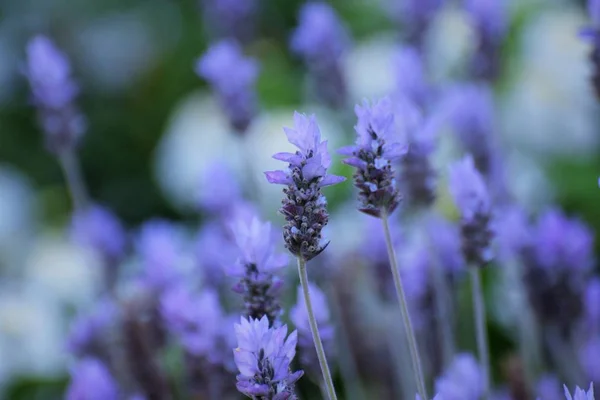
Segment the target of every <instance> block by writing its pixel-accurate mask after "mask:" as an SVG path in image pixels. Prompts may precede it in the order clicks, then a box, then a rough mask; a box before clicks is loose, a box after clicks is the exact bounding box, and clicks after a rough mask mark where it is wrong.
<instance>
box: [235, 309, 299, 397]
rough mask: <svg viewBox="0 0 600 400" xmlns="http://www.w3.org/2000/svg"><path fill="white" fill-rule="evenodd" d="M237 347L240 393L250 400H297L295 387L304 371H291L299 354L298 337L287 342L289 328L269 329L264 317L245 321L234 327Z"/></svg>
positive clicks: (293, 335) (291, 335)
mask: <svg viewBox="0 0 600 400" xmlns="http://www.w3.org/2000/svg"><path fill="white" fill-rule="evenodd" d="M235 334H236V337H237V341H238V347H237V348H235V350H234V352H233V356H234V359H235V363H236V365H237V367H238V369H239V371H240V374H239V375H238V376H237V388H238V390H239V391H240V392H241V393H243V394H245V395H246V396H248V397H251V398H258V399H277V400H279V399H295V398H296V397H295V395H294V384H295V383H296V381H297V380H298V379H300V377H301V376H302V374H303V372H302V371H297V372H293V373H292V372H291V369H290V364H291V362H292V360H293V358H294V356H295V354H296V343H297V340H298V334H297V332H296V331H294V332H292V333H291V334H290V335H289V337H288V338H287V339H286V335H287V326H286V325H283V326H281V327H278V328H269V321H268V319H267V318H266V316H265V317H263V318H261V319H260V320H257V319H250V320H247V319H245V318H241V319H240V323H239V324H235Z"/></svg>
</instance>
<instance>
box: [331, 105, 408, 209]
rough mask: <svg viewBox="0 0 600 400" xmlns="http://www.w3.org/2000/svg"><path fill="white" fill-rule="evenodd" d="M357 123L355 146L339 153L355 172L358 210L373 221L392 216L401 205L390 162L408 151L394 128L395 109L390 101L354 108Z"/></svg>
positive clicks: (343, 149) (345, 148)
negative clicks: (373, 218)
mask: <svg viewBox="0 0 600 400" xmlns="http://www.w3.org/2000/svg"><path fill="white" fill-rule="evenodd" d="M355 112H356V116H357V117H358V123H357V124H356V126H355V127H354V129H355V130H356V133H357V139H356V144H355V145H353V146H347V147H344V148H342V149H340V150H339V151H338V152H339V153H340V154H343V155H346V156H348V158H346V159H345V160H344V161H343V162H344V163H345V164H348V165H351V166H353V167H355V168H356V172H355V173H354V185H355V186H356V187H357V188H358V189H359V195H358V198H359V201H360V203H361V205H360V208H359V210H360V211H362V212H364V213H365V214H368V215H372V216H374V217H378V218H379V217H381V216H382V214H391V213H392V212H393V211H394V210H395V209H396V207H397V206H398V204H399V203H400V193H399V189H398V186H397V182H396V178H395V176H394V175H395V173H394V170H393V169H392V162H394V161H396V160H399V159H400V157H402V156H403V155H404V154H405V153H406V150H407V147H406V145H405V144H404V143H402V142H401V139H400V138H399V131H398V130H397V129H396V125H395V124H394V109H393V105H392V102H391V100H390V99H389V98H387V97H386V98H383V99H381V100H379V101H378V102H375V103H373V104H369V103H368V102H367V101H365V102H364V103H363V106H362V107H361V106H359V105H357V106H356V107H355Z"/></svg>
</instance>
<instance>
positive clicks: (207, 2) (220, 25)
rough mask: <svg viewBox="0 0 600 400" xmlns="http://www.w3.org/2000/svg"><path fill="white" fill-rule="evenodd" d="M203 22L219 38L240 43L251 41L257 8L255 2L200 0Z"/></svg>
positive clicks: (249, 0) (242, 0) (251, 0)
mask: <svg viewBox="0 0 600 400" xmlns="http://www.w3.org/2000/svg"><path fill="white" fill-rule="evenodd" d="M201 4H202V6H203V11H204V15H205V17H206V18H205V21H206V24H207V25H212V27H213V29H214V30H215V31H216V32H217V34H218V35H219V36H223V37H234V38H235V39H237V40H238V41H240V42H247V41H248V40H249V39H251V38H252V37H253V36H254V35H253V33H254V32H253V31H254V22H255V19H256V11H257V8H258V1H257V0H201Z"/></svg>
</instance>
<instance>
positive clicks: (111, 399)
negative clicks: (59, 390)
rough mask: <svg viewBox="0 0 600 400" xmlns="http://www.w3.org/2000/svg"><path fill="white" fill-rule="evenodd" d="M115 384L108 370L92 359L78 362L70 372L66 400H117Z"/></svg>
mask: <svg viewBox="0 0 600 400" xmlns="http://www.w3.org/2000/svg"><path fill="white" fill-rule="evenodd" d="M119 398H120V396H119V389H118V387H117V383H116V382H115V380H114V379H113V377H112V376H111V374H110V372H109V370H108V368H106V366H104V364H102V363H101V362H100V361H98V360H96V359H94V358H84V359H82V360H80V361H79V362H78V363H77V364H76V365H75V367H74V368H73V369H72V370H71V383H70V384H69V387H68V388H67V393H66V395H65V399H66V400H117V399H119Z"/></svg>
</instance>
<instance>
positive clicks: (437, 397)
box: [415, 394, 444, 400]
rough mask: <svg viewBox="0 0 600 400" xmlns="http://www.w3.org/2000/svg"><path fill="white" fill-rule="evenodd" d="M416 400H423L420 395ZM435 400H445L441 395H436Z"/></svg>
mask: <svg viewBox="0 0 600 400" xmlns="http://www.w3.org/2000/svg"><path fill="white" fill-rule="evenodd" d="M415 400H421V396H419V394H417V395H416V397H415ZM433 400H444V398H443V397H442V396H441V395H439V394H436V395H435V397H434V398H433Z"/></svg>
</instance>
